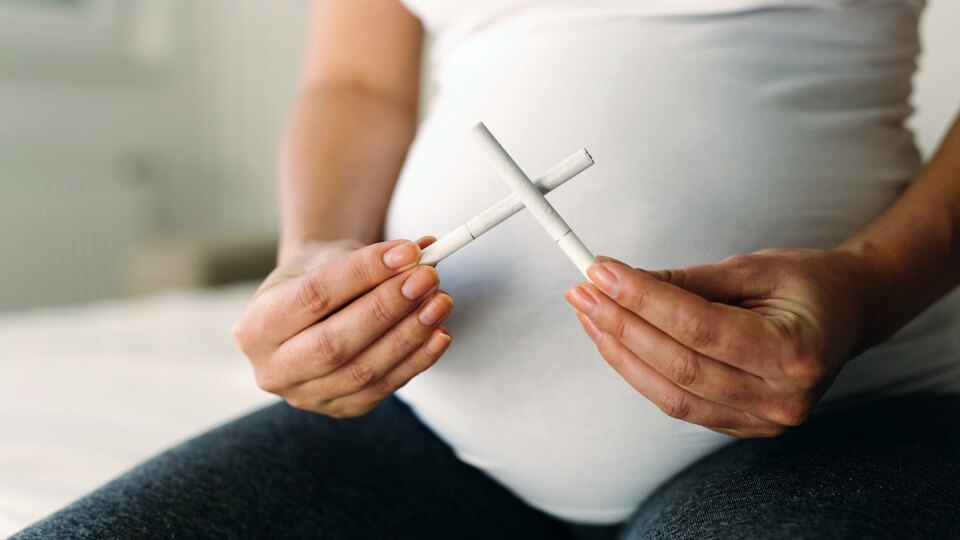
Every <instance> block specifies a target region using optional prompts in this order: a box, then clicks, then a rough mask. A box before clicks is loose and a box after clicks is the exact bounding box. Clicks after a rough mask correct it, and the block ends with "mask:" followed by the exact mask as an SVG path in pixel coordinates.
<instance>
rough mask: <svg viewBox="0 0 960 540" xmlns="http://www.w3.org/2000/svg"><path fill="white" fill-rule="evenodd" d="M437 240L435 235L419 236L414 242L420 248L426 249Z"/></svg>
mask: <svg viewBox="0 0 960 540" xmlns="http://www.w3.org/2000/svg"><path fill="white" fill-rule="evenodd" d="M436 241H437V237H436V236H421V237H420V238H418V239H417V241H416V242H414V244H416V245H417V246H419V247H420V249H426V247H427V246H429V245H430V244H432V243H434V242H436Z"/></svg>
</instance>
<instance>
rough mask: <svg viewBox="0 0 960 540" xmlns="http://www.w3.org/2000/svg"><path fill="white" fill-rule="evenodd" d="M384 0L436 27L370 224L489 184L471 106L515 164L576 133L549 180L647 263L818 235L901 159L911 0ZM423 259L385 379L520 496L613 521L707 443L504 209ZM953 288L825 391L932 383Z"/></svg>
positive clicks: (434, 229)
mask: <svg viewBox="0 0 960 540" xmlns="http://www.w3.org/2000/svg"><path fill="white" fill-rule="evenodd" d="M406 3H407V5H408V6H409V8H410V9H411V10H412V11H413V12H414V13H415V14H417V15H418V16H420V17H421V18H422V19H423V21H424V22H425V25H426V27H427V28H428V29H429V30H430V31H431V32H432V33H434V35H435V36H436V44H437V45H436V49H435V51H434V56H433V62H432V64H433V71H432V77H433V82H434V85H435V87H436V95H435V97H434V99H433V100H432V102H431V104H430V107H429V111H428V113H427V115H426V117H425V119H424V121H423V123H422V125H421V127H420V130H419V132H418V134H417V138H416V140H415V142H414V144H413V146H412V148H411V150H410V153H409V156H408V160H407V162H406V164H405V166H404V170H403V172H402V174H401V178H400V180H399V183H398V185H397V188H396V191H395V193H394V196H393V200H392V204H391V209H390V212H389V215H388V222H387V236H388V237H407V238H414V237H417V236H420V235H423V234H434V235H437V236H440V235H442V234H444V233H446V232H448V231H449V230H451V229H453V228H454V227H456V226H458V225H459V224H461V223H462V222H464V221H465V220H466V219H468V218H470V217H472V216H473V215H475V214H476V213H477V212H479V211H481V210H483V209H484V208H486V207H487V206H488V205H489V204H491V203H493V202H495V201H497V200H499V199H500V198H501V197H503V196H504V195H505V194H506V193H507V192H508V189H507V188H506V186H505V185H504V184H503V182H502V181H501V180H500V179H499V178H498V177H497V175H496V173H495V172H494V170H493V169H492V168H491V167H490V165H489V164H487V163H486V162H485V161H484V159H483V158H482V156H480V155H479V153H478V152H477V150H476V148H474V147H473V146H472V145H471V144H470V142H469V140H468V138H467V130H468V128H469V126H470V125H472V124H473V123H475V122H477V121H479V120H483V121H484V122H486V124H487V125H488V126H489V127H490V129H491V130H492V131H493V132H494V133H495V134H496V135H497V137H498V138H499V139H500V140H501V141H502V143H503V144H504V146H505V147H506V148H507V149H508V150H509V151H510V152H511V153H512V154H513V156H514V157H515V158H516V159H517V161H518V163H519V164H520V165H521V167H523V168H524V169H525V170H526V171H527V172H528V173H529V174H531V175H537V174H540V173H541V172H543V171H545V170H546V169H548V168H549V167H550V166H552V165H553V164H555V163H556V162H558V161H559V160H561V159H562V158H564V157H566V156H567V155H568V154H570V153H572V152H573V151H575V150H577V149H579V148H581V147H586V148H587V149H588V150H589V151H590V152H591V154H592V155H593V156H594V158H595V159H596V165H595V166H594V167H593V168H591V169H589V170H588V171H586V172H585V173H583V174H582V175H581V176H580V177H578V178H576V179H574V180H573V181H571V182H569V183H568V184H566V185H564V186H562V187H561V188H559V189H558V190H557V191H556V192H555V193H554V194H551V195H550V199H551V200H552V202H553V204H554V205H555V206H556V207H557V209H558V210H559V211H560V213H561V214H562V215H563V216H564V217H565V218H566V220H567V221H568V222H569V223H570V225H571V226H572V227H573V228H574V230H575V231H577V233H578V234H579V235H580V237H581V238H582V239H583V240H584V242H585V243H586V244H587V246H589V247H590V248H592V249H593V250H594V251H595V252H596V253H600V254H608V255H611V256H614V257H617V258H619V259H622V260H625V261H628V262H630V263H631V264H633V265H636V266H641V267H645V268H651V269H657V268H674V267H682V266H686V265H692V264H698V263H709V262H715V261H718V260H720V259H722V258H724V257H726V256H728V255H731V254H735V253H749V252H752V251H755V250H758V249H762V248H768V247H811V248H830V247H833V246H835V245H836V244H838V243H839V242H841V241H842V240H843V239H844V238H846V237H848V236H849V235H851V234H852V233H854V232H856V231H857V230H858V229H860V228H861V227H863V226H864V225H865V224H866V223H868V222H869V221H870V220H871V219H873V218H874V217H875V216H876V215H877V214H878V213H879V212H881V211H882V210H883V209H884V208H885V207H886V206H888V205H889V204H890V203H891V201H893V200H894V199H895V198H896V197H897V195H898V193H899V192H900V191H901V190H902V189H903V188H904V185H905V183H906V182H907V181H908V180H909V179H910V178H911V177H912V175H913V174H914V172H915V171H916V170H917V168H918V167H919V165H920V159H919V156H918V153H917V150H916V148H915V147H914V142H913V137H912V134H911V133H910V132H909V131H908V130H907V129H906V128H905V127H904V125H903V122H904V120H905V119H906V118H907V117H908V115H909V114H910V112H911V108H910V106H909V105H908V100H909V95H910V90H911V85H910V78H911V75H912V73H913V71H914V60H915V57H916V55H917V53H918V50H919V47H918V40H917V18H918V16H919V11H920V9H919V7H920V6H919V5H918V4H917V3H913V2H909V1H904V0H859V1H858V0H846V1H844V0H782V1H774V0H767V1H764V0H722V1H721V0H713V1H710V0H647V1H641V0H637V1H619V0H567V1H561V0H556V1H548V0H484V1H483V2H467V1H464V0H460V1H455V0H407V1H406ZM721 12H722V13H721ZM663 15H670V16H663ZM438 270H439V272H440V278H441V286H442V287H443V288H444V289H446V290H448V291H450V292H451V294H452V295H453V297H454V299H455V301H456V308H455V310H454V313H453V315H452V316H451V318H450V319H449V320H448V323H447V325H448V326H449V327H450V329H451V330H452V333H453V336H454V342H453V346H452V347H451V348H450V350H449V351H448V352H447V353H446V355H445V356H444V357H443V358H442V359H441V360H440V361H439V362H438V363H437V364H436V365H435V366H434V367H432V368H431V369H430V370H428V371H427V372H425V373H423V374H422V375H420V376H418V377H417V378H415V379H414V380H412V381H411V382H410V383H409V384H408V385H407V386H406V387H404V388H403V389H402V390H401V392H400V396H401V398H402V399H404V400H405V401H406V402H407V403H409V404H410V405H411V406H412V407H413V409H414V410H415V411H416V413H417V414H418V415H419V417H420V418H421V419H422V420H423V421H424V422H425V423H426V424H427V425H428V426H430V428H431V429H433V430H434V431H435V432H436V433H437V434H438V435H439V436H440V437H441V438H443V439H444V440H446V441H447V442H448V443H449V444H450V445H451V446H452V447H453V448H454V449H455V451H456V452H457V453H458V455H459V456H460V457H461V458H462V459H463V460H465V461H466V462H468V463H471V464H473V465H475V466H476V467H478V468H480V469H481V470H483V471H485V472H486V473H488V474H489V475H491V476H492V477H493V478H495V479H496V480H498V481H500V482H501V483H503V484H504V485H505V486H507V487H508V488H510V489H511V490H513V491H514V492H515V493H517V494H518V495H519V496H520V497H522V498H523V499H524V500H526V501H527V502H529V503H530V504H531V505H533V506H535V507H537V508H540V509H542V510H544V511H546V512H549V513H551V514H553V515H555V516H558V517H561V518H564V519H568V520H572V521H580V522H592V523H612V522H617V521H620V520H623V519H625V518H626V517H627V516H628V514H629V513H630V512H631V511H632V510H633V509H634V508H635V507H636V506H637V504H638V503H639V502H641V501H642V500H643V499H644V498H645V497H646V496H647V495H649V494H650V493H651V492H652V490H654V489H655V488H656V487H657V486H658V485H659V484H661V483H662V482H663V481H664V480H666V479H667V478H669V477H670V476H671V475H673V474H675V473H676V472H678V471H679V470H681V469H682V468H684V467H686V466H687V465H689V464H690V463H691V462H693V461H694V460H696V459H698V458H700V457H701V456H703V455H705V454H706V453H709V452H711V451H713V450H715V449H717V448H718V447H720V446H721V445H724V444H726V443H728V442H730V440H731V439H730V438H729V437H726V436H723V435H719V434H716V433H714V432H711V431H708V430H706V429H704V428H701V427H698V426H695V425H691V424H688V423H685V422H681V421H676V420H673V419H671V418H669V417H667V416H665V415H664V414H663V413H662V412H660V410H659V409H657V407H656V406H654V405H652V404H651V403H650V402H648V401H647V400H646V399H645V398H644V397H643V396H642V395H640V394H639V393H637V392H636V391H635V390H634V389H633V388H631V387H630V386H629V385H628V384H627V383H626V382H625V381H624V380H623V379H621V378H620V377H619V376H618V375H617V374H616V373H615V372H614V371H613V370H612V369H611V368H610V367H609V366H608V365H607V364H606V363H605V362H604V360H603V359H602V358H601V356H600V355H599V353H598V352H597V351H596V349H595V348H594V346H593V344H592V342H591V341H590V340H589V339H588V338H587V337H586V335H584V333H583V331H582V329H581V328H580V324H579V323H578V322H577V320H576V318H575V316H574V310H573V309H572V308H571V307H570V306H569V305H568V304H567V303H566V302H565V300H564V298H563V295H564V292H565V291H566V290H567V289H568V288H569V287H570V286H571V285H572V284H573V283H575V282H577V281H580V280H582V278H581V277H580V276H579V274H578V273H577V271H576V269H575V268H574V267H573V265H572V264H571V263H570V262H569V261H568V260H567V259H566V258H565V257H564V256H563V254H562V253H561V252H560V250H559V249H557V247H556V246H555V245H554V244H553V243H552V242H550V241H549V239H548V238H547V236H546V235H545V234H544V233H543V231H541V230H540V229H539V228H538V225H537V224H536V223H535V222H534V221H533V219H532V218H531V217H530V216H528V215H526V214H525V213H521V214H519V215H518V216H516V217H514V218H512V219H510V220H509V221H507V222H506V223H504V224H503V225H501V226H499V227H498V228H496V229H494V230H493V231H491V232H490V233H489V234H488V235H487V236H484V237H482V238H481V239H479V240H478V241H476V242H474V243H473V244H471V245H470V246H468V247H467V248H465V249H464V250H462V251H461V252H458V253H456V254H454V255H453V256H451V257H450V258H449V259H447V260H445V261H443V262H442V263H440V265H439V267H438ZM957 305H958V304H957V301H955V300H954V299H948V300H946V301H943V302H941V303H940V304H939V305H938V306H937V307H935V308H933V309H931V310H929V311H928V312H927V313H926V314H925V315H923V316H922V317H921V318H920V319H918V320H917V321H915V322H914V323H913V324H912V325H911V326H909V327H908V328H907V329H905V330H904V331H902V332H901V333H900V334H899V335H898V336H897V337H896V338H894V339H893V340H892V341H891V342H889V343H888V344H886V345H884V346H881V347H878V348H875V349H874V350H872V351H870V352H868V353H867V354H865V355H862V356H861V357H859V358H858V359H855V360H853V361H851V363H850V364H848V366H847V368H846V369H845V370H844V371H843V373H842V374H841V376H840V378H839V379H838V381H837V382H836V384H835V386H834V388H833V389H832V390H831V392H830V393H829V394H828V396H827V398H826V402H827V403H829V402H834V403H836V402H838V398H851V397H865V398H873V397H876V396H880V395H889V394H890V393H891V392H906V391H910V390H914V389H920V388H952V387H956V385H957V384H958V380H960V373H958V371H960V369H958V368H960V361H958V358H960V340H958V336H960V332H957V331H956V330H957V329H958V328H960V324H958V321H957V314H958V313H960V310H958V309H957Z"/></svg>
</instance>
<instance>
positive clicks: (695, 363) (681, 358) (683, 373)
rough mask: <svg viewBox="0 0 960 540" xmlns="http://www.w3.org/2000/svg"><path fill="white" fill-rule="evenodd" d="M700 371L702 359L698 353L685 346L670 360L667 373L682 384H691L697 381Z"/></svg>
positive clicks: (670, 377) (668, 376)
mask: <svg viewBox="0 0 960 540" xmlns="http://www.w3.org/2000/svg"><path fill="white" fill-rule="evenodd" d="M699 372H700V359H699V357H698V355H697V353H695V352H693V351H691V350H690V349H687V348H683V349H681V350H680V351H679V352H677V354H675V355H674V356H673V358H672V359H671V360H670V363H669V364H668V365H667V373H665V375H666V376H667V378H669V379H670V380H672V381H674V382H675V383H677V384H679V385H680V386H690V385H692V384H694V383H695V382H697V377H698V376H699Z"/></svg>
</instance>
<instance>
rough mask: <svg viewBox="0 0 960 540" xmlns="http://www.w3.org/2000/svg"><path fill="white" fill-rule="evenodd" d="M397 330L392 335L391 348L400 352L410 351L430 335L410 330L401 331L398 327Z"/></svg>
mask: <svg viewBox="0 0 960 540" xmlns="http://www.w3.org/2000/svg"><path fill="white" fill-rule="evenodd" d="M397 330H398V331H397V332H395V333H394V336H393V340H392V341H393V350H394V351H399V352H401V353H409V352H410V351H413V350H415V349H416V348H417V347H419V346H420V345H423V343H424V342H425V341H426V340H427V338H428V337H430V335H429V334H427V335H425V336H424V335H422V333H415V332H412V331H403V330H402V329H400V328H398V329H397Z"/></svg>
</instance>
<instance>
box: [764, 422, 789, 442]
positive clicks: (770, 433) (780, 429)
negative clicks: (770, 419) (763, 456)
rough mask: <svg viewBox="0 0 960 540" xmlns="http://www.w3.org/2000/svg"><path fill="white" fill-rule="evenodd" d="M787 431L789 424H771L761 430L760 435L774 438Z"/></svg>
mask: <svg viewBox="0 0 960 540" xmlns="http://www.w3.org/2000/svg"><path fill="white" fill-rule="evenodd" d="M786 432H787V426H782V425H771V426H768V427H765V428H763V429H761V430H760V432H759V433H758V435H757V436H758V437H763V438H766V439H772V438H774V437H779V436H781V435H783V434H784V433H786Z"/></svg>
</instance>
